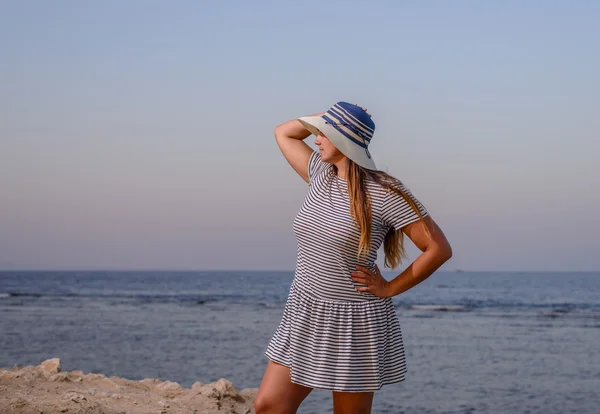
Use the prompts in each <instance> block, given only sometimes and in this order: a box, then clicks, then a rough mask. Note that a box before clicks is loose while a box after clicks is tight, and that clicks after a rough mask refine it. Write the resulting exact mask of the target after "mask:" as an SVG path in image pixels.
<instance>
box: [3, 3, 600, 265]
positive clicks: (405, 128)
mask: <svg viewBox="0 0 600 414" xmlns="http://www.w3.org/2000/svg"><path fill="white" fill-rule="evenodd" d="M599 21H600V3H599V2H595V1H578V2H569V1H530V2H517V1H505V2H478V1H452V2H446V1H423V2H406V1H377V0H374V1H370V2H366V1H361V2H358V1H350V0H349V1H344V2H341V1H330V2H323V1H302V2H294V3H293V5H292V3H291V2H275V1H272V2H266V1H253V2H245V1H239V0H238V1H210V2H209V1H177V2H162V1H95V2H77V1H59V0H57V1H53V2H43V1H3V2H0V53H1V55H0V56H1V57H0V85H1V86H0V269H200V270H202V269H205V270H209V269H231V270H259V269H265V270H270V269H293V268H294V265H295V258H296V243H295V238H294V234H293V231H292V221H293V219H294V216H295V214H296V213H297V211H298V209H299V207H300V204H301V202H302V199H303V197H304V196H305V194H306V190H307V186H306V183H305V182H304V181H302V179H301V178H300V177H298V176H297V175H296V174H295V173H294V172H293V170H292V169H291V167H289V165H288V164H287V162H286V161H285V159H284V158H283V156H282V155H281V153H280V152H279V149H278V147H277V145H276V143H275V140H274V137H273V129H274V127H275V126H276V125H277V124H278V123H281V122H284V121H286V120H288V119H292V118H295V117H298V116H301V115H306V114H311V113H315V112H319V111H324V110H326V109H327V108H328V107H329V106H331V105H332V104H334V103H335V102H337V101H348V102H353V103H358V104H360V105H361V106H364V107H366V108H367V109H368V110H369V112H370V113H371V114H372V116H373V120H374V122H375V124H376V132H375V136H374V138H373V141H372V144H371V147H370V149H371V154H372V155H373V158H374V160H375V162H376V163H377V164H378V166H379V167H380V168H382V169H384V170H385V171H387V172H389V173H391V174H392V175H394V176H396V177H398V178H399V179H401V180H402V181H403V182H404V183H405V184H406V185H407V186H408V187H409V188H410V189H411V190H412V192H413V194H414V195H415V196H417V197H418V198H419V200H421V202H423V204H424V205H425V206H426V207H427V209H428V210H429V212H430V213H431V215H432V217H433V218H434V219H435V220H436V221H437V222H438V224H439V225H440V227H441V228H442V229H443V231H444V232H445V234H446V236H447V237H448V239H449V240H450V242H451V244H452V246H453V249H454V257H453V258H452V259H451V261H450V262H449V263H447V265H446V266H445V267H444V268H445V269H455V268H461V269H465V270H500V271H504V270H507V271H508V270H515V271H535V270H541V271H553V270H554V271H561V270H572V271H588V270H589V271H599V270H600V241H599V239H598V234H600V219H598V211H600V162H599V158H600V156H599V154H600V117H599V116H598V108H600V78H599V77H598V74H599V73H600V53H598V47H599V44H600V25H598V22H599ZM594 114H596V115H594ZM313 141H314V139H313V138H309V139H308V142H309V143H311V145H313V144H312V143H313ZM324 248H326V246H324ZM417 253H418V251H417V250H416V249H415V248H414V247H412V246H411V248H410V249H409V259H410V260H414V258H416V256H417ZM378 263H379V265H380V268H382V263H383V260H382V254H381V253H380V260H379V261H378Z"/></svg>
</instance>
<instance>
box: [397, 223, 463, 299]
mask: <svg viewBox="0 0 600 414" xmlns="http://www.w3.org/2000/svg"><path fill="white" fill-rule="evenodd" d="M423 223H424V224H425V225H427V228H428V229H429V232H430V233H431V237H429V236H428V235H427V233H426V232H425V227H424V226H423ZM402 231H403V232H404V234H406V235H407V236H408V237H409V238H410V239H411V240H412V242H413V243H414V244H415V246H417V247H418V248H419V250H421V252H422V253H421V254H420V255H419V257H417V258H416V259H415V261H414V262H412V263H411V264H410V266H408V267H407V268H406V269H405V270H404V271H403V272H402V273H400V274H399V275H398V276H396V277H395V278H394V279H392V280H390V281H389V282H388V284H387V294H386V296H390V297H391V296H396V295H398V294H400V293H402V292H406V291H407V290H408V289H410V288H412V287H413V286H416V285H418V284H419V283H421V282H422V281H424V280H425V279H427V278H428V277H429V276H431V274H433V272H435V271H436V270H437V269H438V268H439V267H440V266H441V265H443V264H444V263H445V262H446V261H447V260H448V259H450V258H451V257H452V247H450V243H448V240H447V239H446V236H444V233H443V232H442V229H440V228H439V227H438V225H437V224H436V222H435V221H434V220H433V219H432V218H431V216H429V215H427V216H425V217H423V221H421V220H418V221H415V222H414V223H411V224H408V225H406V226H405V227H403V228H402Z"/></svg>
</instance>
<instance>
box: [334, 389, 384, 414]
mask: <svg viewBox="0 0 600 414" xmlns="http://www.w3.org/2000/svg"><path fill="white" fill-rule="evenodd" d="M332 393H333V414H371V406H372V405H373V394H374V392H339V391H332Z"/></svg>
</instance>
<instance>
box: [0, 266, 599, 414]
mask: <svg viewBox="0 0 600 414" xmlns="http://www.w3.org/2000/svg"><path fill="white" fill-rule="evenodd" d="M384 276H385V277H386V278H388V279H391V278H393V277H394V276H395V274H393V273H388V272H384ZM292 279H293V271H275V272H274V271H228V272H224V271H2V272H0V367H2V368H12V367H13V366H15V365H21V366H26V365H38V364H40V363H41V362H42V361H44V360H46V359H49V358H60V360H61V364H62V369H63V370H66V371H71V370H79V369H80V370H83V371H84V372H85V373H90V372H93V373H102V374H104V375H106V376H113V375H116V376H120V377H124V378H128V379H133V380H139V379H143V378H159V379H161V380H171V381H175V382H178V383H180V384H181V385H183V386H185V387H188V388H189V387H191V385H192V384H193V383H194V382H196V381H200V382H202V383H209V382H212V381H216V380H218V379H219V378H226V379H228V380H229V381H231V382H232V383H233V386H234V387H235V388H236V389H238V390H242V389H244V388H258V387H259V385H260V381H261V379H262V375H263V373H264V370H265V367H266V364H267V361H268V360H267V358H266V356H264V351H265V350H266V347H267V344H268V341H269V340H270V339H271V336H272V335H273V333H274V332H275V329H276V328H277V325H278V324H279V321H280V319H281V316H282V313H283V308H284V305H285V301H286V299H287V295H288V291H289V288H290V284H291V282H292ZM393 302H394V305H395V307H396V312H397V315H398V318H399V320H400V326H401V329H402V336H403V340H404V345H405V351H406V358H407V368H408V372H407V374H406V379H405V380H404V381H402V382H399V383H396V384H389V385H384V386H383V387H382V388H381V389H380V390H379V391H377V392H375V397H374V401H373V411H372V412H373V413H407V414H408V413H411V414H438V413H457V414H458V413H511V414H512V413H544V414H565V413H577V414H581V413H590V414H598V413H600V273H568V272H554V273H552V272H537V273H536V272H510V273H507V272H467V271H465V272H441V271H438V272H436V273H434V274H433V275H431V276H430V277H429V278H428V279H426V280H425V281H423V282H421V283H420V284H419V285H417V286H415V287H413V288H412V289H410V290H408V291H407V292H404V293H403V294H400V295H397V296H395V297H394V298H393ZM332 412H333V405H332V395H331V391H327V390H321V389H315V390H313V391H312V392H311V393H310V395H309V396H308V397H307V398H306V400H304V402H303V403H302V405H301V406H300V408H299V410H298V413H301V414H302V413H304V414H309V413H315V414H316V413H332Z"/></svg>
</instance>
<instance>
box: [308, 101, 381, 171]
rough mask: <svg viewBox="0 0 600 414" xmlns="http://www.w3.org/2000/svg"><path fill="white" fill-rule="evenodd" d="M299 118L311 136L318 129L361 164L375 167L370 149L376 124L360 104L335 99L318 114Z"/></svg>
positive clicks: (366, 166) (316, 133) (347, 155)
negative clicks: (335, 100) (325, 109)
mask: <svg viewBox="0 0 600 414" xmlns="http://www.w3.org/2000/svg"><path fill="white" fill-rule="evenodd" d="M298 121H300V123H301V124H302V125H304V127H305V128H306V129H308V130H309V131H310V132H311V133H312V134H314V135H319V131H321V132H322V133H323V135H325V136H326V137H327V138H328V139H329V141H331V143H332V144H333V145H335V147H336V148H337V149H338V150H340V152H341V153H342V154H344V155H345V156H346V157H348V158H349V159H351V160H352V161H354V162H355V163H357V164H358V165H360V166H361V167H364V168H367V169H369V170H376V169H377V167H375V162H374V161H373V158H372V157H371V153H370V152H369V143H370V142H371V139H372V138H373V133H374V132H375V123H374V122H373V120H372V119H371V116H370V115H369V114H368V113H367V112H366V111H365V110H364V109H362V108H361V107H360V106H358V105H355V104H350V103H348V102H338V103H336V104H335V105H333V106H332V107H331V108H329V109H328V110H327V112H325V113H324V114H323V115H321V116H303V117H300V118H298Z"/></svg>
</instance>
